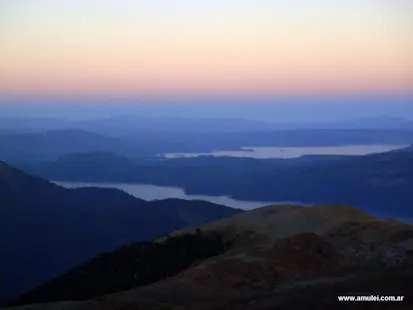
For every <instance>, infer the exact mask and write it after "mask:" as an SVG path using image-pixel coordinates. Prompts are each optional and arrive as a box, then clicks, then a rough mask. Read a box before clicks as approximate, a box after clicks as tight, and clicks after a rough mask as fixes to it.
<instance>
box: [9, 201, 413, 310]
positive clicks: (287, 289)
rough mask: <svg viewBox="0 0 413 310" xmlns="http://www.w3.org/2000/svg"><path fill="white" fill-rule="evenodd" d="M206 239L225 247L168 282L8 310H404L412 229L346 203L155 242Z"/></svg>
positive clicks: (243, 217)
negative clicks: (356, 299)
mask: <svg viewBox="0 0 413 310" xmlns="http://www.w3.org/2000/svg"><path fill="white" fill-rule="evenodd" d="M211 233H216V234H218V235H220V236H221V238H222V241H223V242H226V241H228V240H231V242H230V243H227V244H228V248H227V249H226V250H225V251H224V252H223V253H221V254H218V255H213V256H211V257H209V258H206V259H204V260H201V261H199V262H198V263H196V264H193V265H191V266H189V267H188V268H186V269H185V270H184V271H183V272H181V273H178V274H177V275H173V276H172V277H167V278H165V279H161V280H160V281H156V282H154V283H152V284H149V285H146V286H141V287H137V288H134V289H131V290H126V291H121V292H113V293H112V294H109V295H105V296H100V297H96V298H92V299H89V300H86V301H80V302H68V301H65V302H58V303H50V304H44V305H42V304H39V305H34V306H33V307H34V308H30V307H27V308H25V307H21V308H13V309H16V310H17V309H36V310H37V309H39V310H40V309H42V310H43V309H48V310H55V309H56V310H57V309H60V308H59V307H61V306H62V305H63V306H65V307H67V308H65V309H68V310H72V309H73V310H75V309H76V310H83V309H91V310H94V309H110V310H114V309H125V310H128V309H137V308H139V309H140V308H142V309H148V310H152V309H154V310H155V309H173V310H175V309H176V310H178V309H202V310H212V309H228V307H231V309H236V310H238V309H248V310H264V309H265V310H269V309H291V308H293V309H298V308H299V309H321V308H323V309H325V307H327V308H330V309H331V308H334V309H340V307H342V306H341V305H340V304H339V303H338V302H337V296H338V295H371V294H374V295H377V294H379V295H380V294H382V295H405V296H406V300H405V302H404V303H403V304H397V305H396V306H395V308H394V309H399V307H400V309H404V308H403V307H405V306H409V305H410V306H413V303H412V301H411V300H409V299H408V298H407V297H408V296H409V293H408V292H409V288H410V287H411V286H410V285H411V284H413V256H412V254H413V251H412V250H413V249H412V248H411V247H409V246H408V244H411V241H412V240H413V226H411V225H407V224H403V223H401V222H398V221H395V220H391V219H380V218H376V217H374V216H371V215H369V214H367V213H365V212H363V211H362V210H360V209H358V208H356V207H349V206H345V205H321V206H314V207H301V206H294V205H283V206H268V207H263V208H260V209H256V210H253V211H248V212H245V213H242V214H237V215H234V216H232V217H229V218H226V219H222V220H219V221H217V222H213V223H208V224H204V225H200V226H197V227H194V228H190V229H184V230H180V231H177V232H175V233H173V234H171V235H170V236H169V237H168V238H165V239H160V240H158V241H157V242H160V243H162V242H168V240H174V238H186V236H200V235H208V234H211ZM97 259H98V258H97ZM86 273H87V271H86ZM79 283H81V282H79ZM389 283H392V284H391V285H389ZM52 284H53V285H58V283H57V282H55V283H51V285H52ZM297 293H299V294H298V295H297ZM346 306H347V308H348V307H349V305H346ZM365 306H366V305H365V304H363V307H364V308H363V309H365ZM375 306H376V307H377V304H375ZM347 308H346V309H347ZM372 309H377V308H374V307H373V308H372Z"/></svg>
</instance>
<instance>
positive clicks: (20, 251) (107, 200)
mask: <svg viewBox="0 0 413 310" xmlns="http://www.w3.org/2000/svg"><path fill="white" fill-rule="evenodd" d="M238 212H242V210H239V209H233V208H229V207H225V206H220V205H214V204H212V203H209V202H205V201H185V200H178V199H176V200H173V199H172V200H160V201H154V202H148V201H145V200H142V199H137V198H135V197H133V196H131V195H129V194H127V193H125V192H123V191H120V190H117V189H102V188H78V189H65V188H63V187H60V186H58V185H56V184H53V183H50V182H48V181H46V180H43V179H40V178H37V177H35V176H31V175H29V174H26V173H24V172H22V171H20V170H18V169H16V168H13V167H11V166H9V165H7V164H6V163H0V247H1V248H2V255H1V257H0V261H1V264H0V273H1V274H2V279H0V284H1V286H2V287H5V289H3V290H2V292H1V294H0V295H1V296H0V301H1V300H5V299H8V298H12V297H13V296H12V295H15V294H18V293H22V292H23V291H24V290H27V289H29V288H30V287H33V286H35V285H39V284H40V282H42V281H45V280H46V279H48V278H51V277H53V276H55V275H56V274H58V273H61V272H63V271H65V270H67V269H68V268H71V267H74V266H76V265H78V264H80V263H81V262H82V261H84V260H87V259H88V258H90V257H92V256H94V255H96V254H98V253H99V252H102V251H109V250H112V249H114V248H115V247H118V246H120V245H122V244H125V243H126V244H127V243H130V242H133V241H144V240H150V239H153V238H155V237H160V236H162V235H165V234H168V233H169V232H171V231H173V230H176V229H177V228H179V227H181V228H182V227H185V226H190V225H197V224H200V223H203V222H208V221H213V220H215V219H217V218H221V217H224V216H229V215H232V214H234V213H238ZM16 245H18V247H16ZM27 253H30V256H28V255H27Z"/></svg>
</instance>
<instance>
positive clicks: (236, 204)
mask: <svg viewBox="0 0 413 310" xmlns="http://www.w3.org/2000/svg"><path fill="white" fill-rule="evenodd" d="M54 183H56V184H58V185H61V186H64V187H66V188H77V187H102V188H117V189H120V190H123V191H125V192H127V193H128V194H130V195H132V196H135V197H137V198H141V199H144V200H149V201H150V200H157V199H167V198H179V199H185V200H205V201H210V202H212V203H216V204H220V205H224V206H228V207H233V208H239V209H243V210H252V209H256V208H259V207H263V206H267V205H271V204H283V203H290V204H301V205H305V204H302V203H299V202H268V201H267V202H263V201H241V200H236V199H232V198H230V197H227V196H207V195H187V194H185V192H184V190H183V189H182V188H178V187H167V186H156V185H145V184H124V183H79V182H54Z"/></svg>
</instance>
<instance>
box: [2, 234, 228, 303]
mask: <svg viewBox="0 0 413 310" xmlns="http://www.w3.org/2000/svg"><path fill="white" fill-rule="evenodd" d="M228 247H229V243H226V242H224V240H223V239H222V237H221V236H220V235H218V234H211V233H209V234H204V233H202V232H201V231H200V230H199V231H198V232H197V234H185V235H181V236H177V237H171V238H169V237H168V238H167V239H166V240H164V241H162V242H140V243H133V244H131V245H128V246H123V247H121V248H119V249H117V250H115V251H113V252H109V253H104V254H101V255H99V256H97V257H95V258H93V259H92V260H91V261H89V262H88V263H86V264H84V265H82V266H80V267H78V268H76V269H74V270H72V271H69V272H68V273H66V274H63V275H61V276H59V277H57V278H55V279H53V280H51V281H48V282H47V283H45V284H44V285H43V286H41V287H39V288H38V289H35V290H33V291H31V292H29V293H27V294H24V295H22V296H21V297H20V298H18V299H17V300H15V301H13V302H11V303H10V305H19V304H32V303H43V302H51V301H64V300H84V299H89V298H94V297H98V296H101V295H106V294H110V293H115V292H119V291H122V290H128V289H132V288H135V287H139V286H143V285H148V284H151V283H154V282H157V281H159V280H163V279H165V278H168V277H172V276H174V275H176V274H178V273H180V272H182V271H183V270H185V269H187V268H188V267H190V266H191V265H192V264H194V263H199V262H200V261H203V260H205V259H207V258H210V257H212V256H216V255H219V254H222V253H224V252H225V251H226V250H227V249H228Z"/></svg>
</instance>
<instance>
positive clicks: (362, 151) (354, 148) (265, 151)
mask: <svg viewBox="0 0 413 310" xmlns="http://www.w3.org/2000/svg"><path fill="white" fill-rule="evenodd" d="M407 146H408V145H346V146H321V147H243V148H242V149H243V150H242V151H216V152H210V153H167V154H165V155H164V156H165V157H166V158H178V157H198V156H203V155H212V156H217V157H221V156H231V157H249V158H257V159H269V158H297V157H300V156H303V155H367V154H374V153H382V152H388V151H391V150H396V149H401V148H405V147H407Z"/></svg>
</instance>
